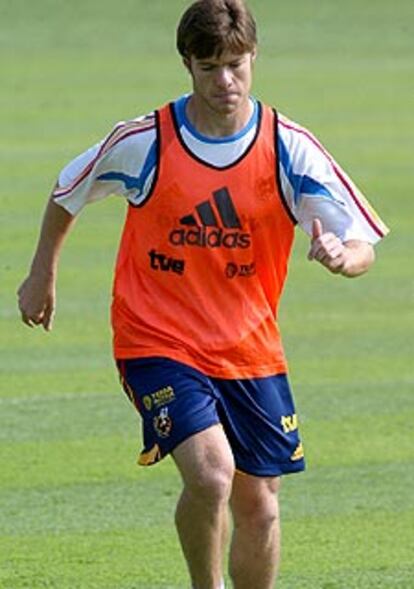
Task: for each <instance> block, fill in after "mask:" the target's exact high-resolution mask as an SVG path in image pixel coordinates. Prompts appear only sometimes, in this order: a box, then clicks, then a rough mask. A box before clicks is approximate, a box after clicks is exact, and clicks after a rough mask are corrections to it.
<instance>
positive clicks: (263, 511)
mask: <svg viewBox="0 0 414 589" xmlns="http://www.w3.org/2000/svg"><path fill="white" fill-rule="evenodd" d="M278 486H279V483H278V481H277V480H276V479H274V480H273V481H271V484H268V483H265V481H263V482H259V483H258V484H255V483H254V482H253V484H252V485H249V484H247V485H246V484H245V483H244V484H242V485H239V486H238V485H237V483H235V485H234V489H233V496H232V502H231V503H232V512H233V518H234V523H235V526H236V527H239V526H243V527H249V528H250V529H251V530H261V531H262V532H265V531H266V530H269V529H271V528H273V527H274V526H275V525H277V523H278V521H279V502H278V496H277V490H278Z"/></svg>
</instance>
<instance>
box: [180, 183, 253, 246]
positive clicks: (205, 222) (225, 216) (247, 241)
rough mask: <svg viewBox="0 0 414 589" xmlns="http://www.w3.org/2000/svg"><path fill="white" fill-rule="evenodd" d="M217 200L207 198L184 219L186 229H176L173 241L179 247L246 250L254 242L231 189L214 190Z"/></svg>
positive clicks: (181, 223) (182, 222)
mask: <svg viewBox="0 0 414 589" xmlns="http://www.w3.org/2000/svg"><path fill="white" fill-rule="evenodd" d="M213 201H214V202H210V200H206V201H204V202H202V203H200V204H198V205H196V207H195V209H196V212H197V215H196V214H190V215H186V216H184V217H182V218H181V219H180V225H184V227H185V228H182V229H174V230H173V231H171V233H170V235H169V241H170V243H171V244H172V245H175V246H198V247H208V248H216V247H225V248H228V249H235V248H241V249H246V248H248V247H250V245H251V237H250V234H249V233H244V232H243V231H242V225H241V222H240V219H239V216H238V214H237V211H236V208H235V206H234V204H233V201H232V199H231V196H230V193H229V191H228V189H227V188H225V187H224V188H220V189H219V190H216V191H214V192H213Z"/></svg>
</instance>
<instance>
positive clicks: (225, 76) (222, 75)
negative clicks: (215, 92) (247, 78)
mask: <svg viewBox="0 0 414 589" xmlns="http://www.w3.org/2000/svg"><path fill="white" fill-rule="evenodd" d="M231 81H232V76H231V70H230V68H228V67H220V68H218V69H217V72H216V84H217V85H218V86H220V87H221V88H228V87H229V86H230V84H231Z"/></svg>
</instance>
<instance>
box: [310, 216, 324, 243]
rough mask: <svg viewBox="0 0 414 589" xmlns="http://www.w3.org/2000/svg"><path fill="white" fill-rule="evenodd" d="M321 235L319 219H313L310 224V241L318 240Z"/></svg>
mask: <svg viewBox="0 0 414 589" xmlns="http://www.w3.org/2000/svg"><path fill="white" fill-rule="evenodd" d="M322 233H323V230H322V223H321V221H320V219H314V220H313V222H312V239H318V237H320V236H321V235H322Z"/></svg>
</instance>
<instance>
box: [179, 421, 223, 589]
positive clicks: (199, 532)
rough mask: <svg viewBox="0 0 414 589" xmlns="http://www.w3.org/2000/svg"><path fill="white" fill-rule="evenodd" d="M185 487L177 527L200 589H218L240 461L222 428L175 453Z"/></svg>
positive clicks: (202, 434)
mask: <svg viewBox="0 0 414 589" xmlns="http://www.w3.org/2000/svg"><path fill="white" fill-rule="evenodd" d="M173 457H174V460H175V462H176V464H177V466H178V469H179V471H180V473H181V476H182V478H183V483H184V489H183V492H182V494H181V497H180V499H179V501H178V504H177V510H176V526H177V530H178V535H179V538H180V542H181V547H182V550H183V553H184V556H185V558H186V560H187V564H188V568H189V571H190V575H191V580H192V583H193V587H194V589H218V588H219V587H220V584H221V582H222V578H223V572H222V569H223V552H224V544H225V541H224V538H225V532H226V529H227V518H228V502H229V498H230V494H231V489H232V482H233V476H234V460H233V455H232V452H231V449H230V446H229V444H228V441H227V438H226V436H225V434H224V432H223V429H222V427H221V426H220V425H215V426H213V427H210V428H209V429H207V430H204V431H202V432H200V433H198V434H196V435H194V436H192V437H191V438H189V439H187V440H186V441H185V442H183V443H182V444H180V445H179V446H178V447H177V448H176V449H175V450H174V452H173Z"/></svg>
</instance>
